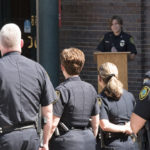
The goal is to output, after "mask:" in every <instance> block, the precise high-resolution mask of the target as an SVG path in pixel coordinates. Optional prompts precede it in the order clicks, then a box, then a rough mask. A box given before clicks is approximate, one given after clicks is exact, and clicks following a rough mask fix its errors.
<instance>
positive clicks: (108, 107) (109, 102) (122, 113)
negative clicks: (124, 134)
mask: <svg viewBox="0 0 150 150" xmlns="http://www.w3.org/2000/svg"><path fill="white" fill-rule="evenodd" d="M100 97H101V99H102V106H101V111H100V119H107V120H109V121H110V122H111V123H114V124H124V123H125V122H128V121H129V120H130V116H131V114H132V111H133V109H134V105H135V99H134V96H133V95H132V94H131V93H130V92H128V91H126V90H124V91H123V94H122V96H121V97H120V99H119V100H115V99H113V98H108V97H107V96H106V95H105V93H104V91H103V92H102V93H101V94H100Z"/></svg>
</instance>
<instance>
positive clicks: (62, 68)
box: [61, 64, 65, 72]
mask: <svg viewBox="0 0 150 150" xmlns="http://www.w3.org/2000/svg"><path fill="white" fill-rule="evenodd" d="M64 70H65V68H64V66H63V65H62V64H61V71H62V72H63V71H64Z"/></svg>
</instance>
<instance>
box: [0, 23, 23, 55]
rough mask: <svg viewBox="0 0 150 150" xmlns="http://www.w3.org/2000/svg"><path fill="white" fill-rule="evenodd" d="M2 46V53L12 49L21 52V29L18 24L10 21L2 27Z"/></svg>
mask: <svg viewBox="0 0 150 150" xmlns="http://www.w3.org/2000/svg"><path fill="white" fill-rule="evenodd" d="M0 48H1V53H2V55H3V54H4V53H7V52H11V51H19V52H21V30H20V28H19V27H18V26H17V25H16V24H13V23H10V24H6V25H4V26H3V27H2V29H1V31H0Z"/></svg>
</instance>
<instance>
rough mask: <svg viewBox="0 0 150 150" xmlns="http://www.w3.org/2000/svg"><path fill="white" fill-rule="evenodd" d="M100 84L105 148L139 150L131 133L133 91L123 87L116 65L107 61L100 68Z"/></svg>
mask: <svg viewBox="0 0 150 150" xmlns="http://www.w3.org/2000/svg"><path fill="white" fill-rule="evenodd" d="M98 81H99V85H100V86H101V88H102V89H103V90H102V92H101V94H100V97H101V100H102V105H101V111H100V127H101V129H102V135H101V136H102V144H101V145H103V149H106V148H107V149H108V150H138V148H137V147H136V144H135V143H134V142H133V141H132V139H131V137H130V134H131V133H132V130H131V128H130V116H131V113H132V111H133V108H134V105H135V99H134V97H133V95H132V94H131V93H129V92H128V91H126V90H124V89H123V85H122V83H121V82H120V81H119V80H118V69H117V67H116V65H114V64H112V63H109V62H106V63H104V64H102V65H101V66H100V68H99V75H98Z"/></svg>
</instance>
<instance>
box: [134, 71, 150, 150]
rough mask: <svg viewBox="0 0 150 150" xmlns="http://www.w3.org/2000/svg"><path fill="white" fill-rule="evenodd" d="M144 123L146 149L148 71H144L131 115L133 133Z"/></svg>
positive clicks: (149, 110) (149, 128) (149, 124)
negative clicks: (140, 88) (141, 85)
mask: <svg viewBox="0 0 150 150" xmlns="http://www.w3.org/2000/svg"><path fill="white" fill-rule="evenodd" d="M146 121H147V124H146V129H147V137H148V141H147V142H148V143H149V144H148V143H146V145H148V149H150V71H148V72H146V74H145V77H144V82H143V88H142V90H141V91H140V93H139V100H138V101H137V104H136V107H135V109H134V112H133V114H132V116H131V128H132V130H133V132H134V133H135V134H137V133H138V132H139V130H140V129H141V128H142V127H143V126H144V125H145V123H146Z"/></svg>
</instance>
